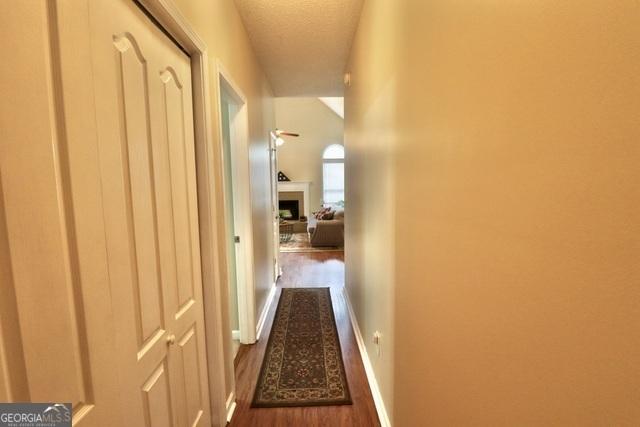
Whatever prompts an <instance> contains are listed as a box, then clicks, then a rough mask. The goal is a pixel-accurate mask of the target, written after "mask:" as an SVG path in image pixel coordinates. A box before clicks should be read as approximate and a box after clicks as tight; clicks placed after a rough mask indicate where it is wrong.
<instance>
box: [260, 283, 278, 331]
mask: <svg viewBox="0 0 640 427" xmlns="http://www.w3.org/2000/svg"><path fill="white" fill-rule="evenodd" d="M275 296H276V284H275V283H274V284H273V285H272V286H271V289H270V290H269V295H267V300H266V302H265V303H264V307H263V308H262V313H260V318H259V319H258V324H257V326H256V341H258V340H259V339H260V335H261V334H262V329H263V328H264V322H265V321H266V320H267V314H268V313H269V307H271V303H272V302H273V298H274V297H275Z"/></svg>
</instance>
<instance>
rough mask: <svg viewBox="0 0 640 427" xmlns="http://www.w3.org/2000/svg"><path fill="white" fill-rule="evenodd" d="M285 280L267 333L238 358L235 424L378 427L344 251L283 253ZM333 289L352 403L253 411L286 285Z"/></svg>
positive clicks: (278, 290)
mask: <svg viewBox="0 0 640 427" xmlns="http://www.w3.org/2000/svg"><path fill="white" fill-rule="evenodd" d="M281 261H282V270H283V274H282V277H280V279H279V280H278V289H277V294H276V297H275V299H274V302H273V304H272V305H271V307H270V309H269V314H268V317H267V321H266V325H265V330H264V331H263V335H262V337H261V339H260V341H258V342H257V343H256V344H253V345H243V346H241V347H240V351H239V352H238V355H237V356H236V392H237V396H236V403H237V407H236V410H235V413H234V415H233V419H232V420H231V424H230V425H231V426H258V427H261V426H287V427H298V426H304V427H315V426H318V427H319V426H323V427H333V426H362V427H374V426H379V425H380V423H379V422H378V416H377V414H376V409H375V406H374V404H373V398H372V396H371V391H370V389H369V384H368V382H367V377H366V374H365V371H364V366H363V364H362V359H361V358H360V352H359V350H358V344H357V342H356V339H355V336H354V334H353V329H352V327H351V322H350V320H349V312H348V310H347V307H346V304H345V301H344V297H343V294H342V289H343V286H344V252H311V253H282V254H281ZM311 286H330V287H331V300H332V303H333V310H334V312H335V317H336V324H337V327H338V334H339V335H340V345H341V347H342V356H343V359H344V365H345V369H346V373H347V381H348V383H349V390H350V392H351V398H352V400H353V405H343V406H308V407H302V408H251V399H252V398H253V392H254V388H255V386H256V382H257V380H258V372H259V371H260V366H261V365H262V358H263V356H264V351H265V348H266V346H267V339H268V337H269V332H270V331H271V324H272V322H273V316H274V313H275V309H276V305H277V301H278V298H280V292H281V290H282V288H283V287H311Z"/></svg>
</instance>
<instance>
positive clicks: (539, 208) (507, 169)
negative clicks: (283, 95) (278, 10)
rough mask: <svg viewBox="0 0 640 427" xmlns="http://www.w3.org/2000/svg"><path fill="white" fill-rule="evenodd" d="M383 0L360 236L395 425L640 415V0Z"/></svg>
mask: <svg viewBox="0 0 640 427" xmlns="http://www.w3.org/2000/svg"><path fill="white" fill-rule="evenodd" d="M388 3H389V2H382V1H379V0H371V1H369V2H367V4H366V6H365V10H364V14H363V16H362V21H361V24H360V28H359V31H358V35H357V38H356V44H355V45H354V47H353V50H352V54H351V63H350V70H351V71H352V72H353V82H354V83H353V86H352V88H350V89H349V90H347V93H346V108H347V110H346V120H347V122H346V128H347V131H346V148H347V153H349V156H351V157H352V158H353V157H356V156H357V155H358V154H359V153H361V154H360V158H359V159H357V160H355V159H353V160H349V161H348V162H347V173H348V179H347V184H348V200H349V204H348V209H349V213H348V215H347V217H346V219H347V221H348V222H347V226H346V227H347V228H346V229H347V241H346V250H347V254H348V256H347V272H348V287H349V294H350V296H351V299H352V302H353V304H354V305H355V306H356V307H355V308H356V312H357V316H358V319H359V322H360V324H361V326H362V325H363V324H364V325H365V326H364V328H363V329H365V334H370V333H371V331H372V330H373V329H374V328H384V329H386V330H392V335H393V339H394V341H395V342H394V345H395V354H393V355H391V357H392V359H393V360H392V361H389V360H388V359H386V357H388V356H389V350H388V349H387V347H385V340H384V338H383V352H382V356H381V357H380V358H375V353H371V352H370V354H373V355H374V356H372V357H373V358H374V368H375V369H376V375H377V376H378V378H379V380H380V382H381V383H382V391H383V395H384V397H385V401H386V403H387V406H388V407H390V408H389V409H392V411H391V412H392V418H393V423H394V425H397V426H405V425H433V426H439V425H468V424H474V425H514V424H517V425H637V424H638V423H639V422H640V406H639V405H638V404H637V403H638V400H639V399H640V388H638V384H640V370H639V369H640V368H639V367H638V366H639V365H638V363H637V362H638V360H640V321H639V319H640V312H639V309H638V307H640V288H639V287H638V283H640V263H639V262H638V260H639V257H640V223H639V222H638V218H640V167H638V164H639V162H640V144H638V141H640V119H639V116H638V111H640V5H639V4H638V2H636V1H631V0H629V1H622V0H620V1H607V2H605V1H584V0H583V1H577V0H574V1H566V2H562V3H558V2H525V3H523V2H517V3H509V2H495V1H489V0H484V1H475V2H452V1H445V0H434V1H430V2H412V1H408V0H407V1H398V2H394V5H393V6H389V4H388ZM391 8H393V9H394V10H387V9H391ZM392 13H398V14H399V20H398V22H400V23H401V24H402V25H401V26H399V27H398V32H397V34H396V33H395V31H394V29H393V28H390V23H389V22H388V21H391V19H389V20H386V19H383V17H384V16H385V15H391V14H392ZM394 34H395V36H394ZM388 40H395V42H393V43H392V45H391V46H390V45H389V43H391V42H389V41H388ZM373 50H375V51H376V52H372V51H373ZM390 63H391V64H395V66H394V65H389V64H390ZM385 105H386V107H385ZM372 125H376V126H378V132H376V134H379V135H382V136H381V137H380V141H379V143H378V144H375V147H376V148H374V149H372V150H366V151H365V149H364V145H365V142H364V141H365V140H366V137H367V135H369V134H372V133H373V132H372V131H371V130H370V129H369V128H370V126H372ZM381 147H385V148H384V149H382V148H381ZM356 151H357V152H356ZM386 155H390V157H391V158H392V159H393V163H394V165H393V167H392V166H391V165H388V163H387V162H388V161H387V160H383V159H386V158H387V157H386ZM376 168H382V169H383V170H387V169H386V168H389V169H388V170H389V176H390V177H391V178H392V183H391V184H390V185H391V186H392V191H390V192H389V193H384V192H383V194H382V195H377V196H371V195H369V191H367V190H368V189H371V188H372V187H373V186H374V184H371V183H369V182H368V179H370V178H371V177H372V176H374V175H375V174H374V170H375V169H376ZM385 194H386V196H385ZM355 195H360V197H354V196H355ZM381 203H382V206H387V204H391V205H395V207H396V208H395V218H394V215H393V212H390V213H388V214H387V213H385V215H388V218H390V219H391V221H390V222H388V223H385V222H384V221H378V222H377V223H378V225H379V227H377V228H371V227H367V226H366V225H365V224H364V223H363V221H366V215H365V214H366V213H368V212H371V211H372V210H374V209H380V207H381V205H380V204H381ZM400 213H402V214H403V215H402V216H400ZM385 235H388V236H393V237H394V238H393V239H392V240H391V246H392V247H394V246H395V249H396V252H395V256H393V255H392V253H391V252H390V253H389V260H390V263H389V267H388V269H390V270H391V272H386V273H387V274H386V275H384V276H383V277H384V280H378V282H374V283H373V284H372V283H371V278H372V277H371V276H372V274H371V273H369V272H370V271H371V269H379V268H380V267H379V266H378V262H379V259H380V251H381V249H380V247H379V246H380V244H379V242H380V241H381V240H382V238H383V236H385ZM372 241H374V242H376V243H375V244H370V242H372ZM390 287H393V289H394V290H395V302H393V303H385V302H384V299H383V297H385V296H386V295H388V294H389V292H390V291H389V288H390ZM390 304H393V307H390ZM388 310H391V311H392V314H391V315H389V314H388V312H387V311H388ZM383 332H384V330H383ZM365 339H366V340H367V341H368V337H366V336H365ZM387 339H388V338H387ZM385 350H386V353H385ZM385 354H386V355H385ZM376 363H377V364H378V365H377V366H376ZM389 364H390V365H391V367H389ZM389 378H391V379H389ZM389 396H392V398H390V397H389Z"/></svg>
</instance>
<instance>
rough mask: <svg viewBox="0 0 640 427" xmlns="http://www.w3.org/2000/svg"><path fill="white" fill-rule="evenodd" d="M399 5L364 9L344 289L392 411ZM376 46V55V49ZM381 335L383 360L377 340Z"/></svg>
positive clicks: (357, 44) (352, 67)
mask: <svg viewBox="0 0 640 427" xmlns="http://www.w3.org/2000/svg"><path fill="white" fill-rule="evenodd" d="M396 17H397V10H396V7H395V3H394V2H385V1H367V2H365V4H364V6H363V9H362V15H361V19H360V24H359V27H358V32H357V33H356V36H355V39H354V43H353V46H352V51H351V57H350V62H349V65H348V71H350V72H351V73H352V77H353V79H352V85H351V87H350V88H348V89H346V90H345V151H346V156H345V192H346V194H345V198H346V205H345V253H346V256H345V260H346V287H347V292H348V294H349V298H350V301H351V304H352V306H353V309H354V312H355V314H356V317H357V319H358V324H359V327H360V329H361V332H362V335H363V337H364V343H365V345H366V347H367V352H368V354H369V355H370V359H371V363H372V365H373V369H374V371H375V374H376V378H377V381H378V383H379V385H380V389H381V392H382V397H383V399H384V402H385V406H386V407H387V409H388V410H389V411H390V410H391V409H392V408H393V402H394V396H393V370H394V353H395V346H394V317H393V315H394V313H393V301H394V292H395V286H394V277H393V273H394V268H393V266H394V259H393V253H394V250H395V249H394V237H395V236H394V234H393V224H394V221H395V216H394V209H393V207H394V205H393V202H394V200H393V197H394V190H395V187H394V179H395V178H394V175H393V161H392V160H393V158H392V157H391V155H392V154H393V152H392V150H393V147H394V144H395V142H396V137H395V132H396V129H395V123H394V122H393V119H394V112H395V102H396V94H395V75H396V73H397V70H396V67H395V56H394V55H395V53H396V50H395V27H394V24H395V23H396V21H397V18H396ZM373 47H375V48H373ZM376 331H379V332H380V333H381V334H382V337H381V339H380V350H381V351H380V354H379V355H378V352H377V349H376V348H375V346H374V344H373V342H372V337H373V334H374V332H376Z"/></svg>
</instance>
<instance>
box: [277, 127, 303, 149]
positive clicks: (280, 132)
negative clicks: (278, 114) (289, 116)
mask: <svg viewBox="0 0 640 427" xmlns="http://www.w3.org/2000/svg"><path fill="white" fill-rule="evenodd" d="M271 135H272V136H273V137H274V138H275V140H276V145H277V146H278V147H279V146H281V145H282V144H284V139H282V137H283V136H292V137H294V138H297V137H299V136H300V134H299V133H294V132H287V131H284V130H280V129H276V130H275V132H273V131H272V132H271Z"/></svg>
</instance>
